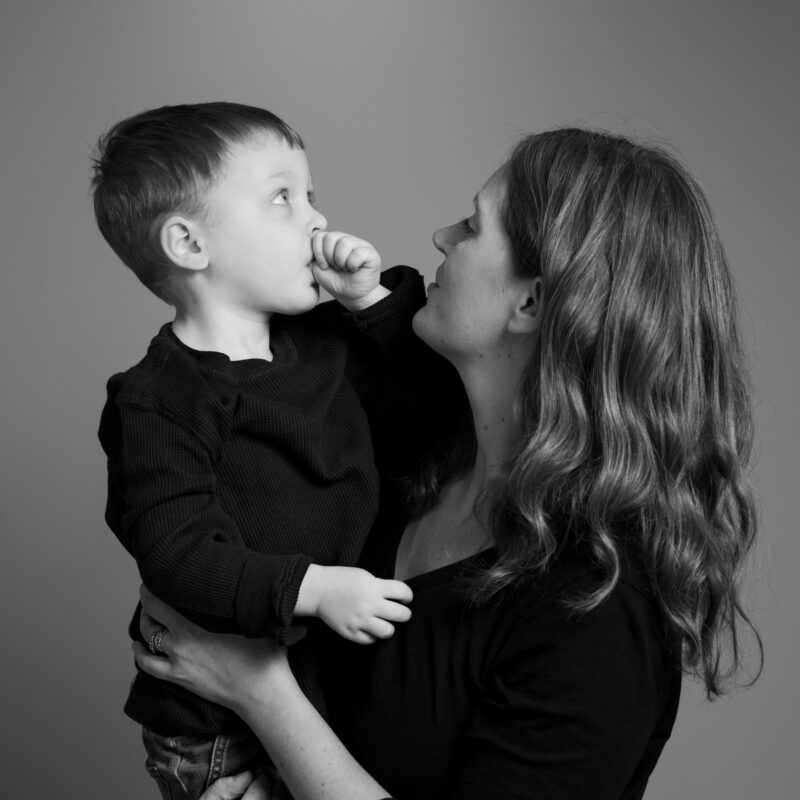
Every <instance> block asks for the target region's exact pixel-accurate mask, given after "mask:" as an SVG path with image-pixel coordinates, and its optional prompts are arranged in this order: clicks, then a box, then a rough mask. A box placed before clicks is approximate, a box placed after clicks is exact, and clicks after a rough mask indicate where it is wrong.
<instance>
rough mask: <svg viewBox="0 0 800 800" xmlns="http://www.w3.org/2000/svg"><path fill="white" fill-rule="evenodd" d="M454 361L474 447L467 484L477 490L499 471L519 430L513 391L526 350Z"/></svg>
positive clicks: (515, 445) (513, 447)
mask: <svg viewBox="0 0 800 800" xmlns="http://www.w3.org/2000/svg"><path fill="white" fill-rule="evenodd" d="M481 361H486V362H488V363H479V364H478V365H472V366H461V367H459V366H458V365H456V369H458V371H459V373H460V375H461V380H462V381H463V383H464V388H465V389H466V392H467V398H468V399H469V404H470V409H471V410H472V419H473V423H474V426H475V441H476V444H477V451H476V457H475V463H474V465H473V468H472V470H471V471H470V473H471V474H470V480H469V484H470V485H473V486H475V487H477V491H478V492H479V491H480V489H481V488H483V486H485V485H486V483H487V481H489V480H490V479H491V478H492V477H494V476H495V475H497V474H498V473H499V472H502V471H503V470H504V469H505V467H506V464H507V463H508V461H509V459H510V458H511V457H512V456H513V455H514V453H515V452H516V450H517V448H518V446H519V441H520V435H521V430H520V426H519V422H518V420H517V415H516V411H515V405H516V399H517V391H518V387H519V384H520V381H521V380H522V375H523V372H524V369H525V367H526V364H527V357H526V354H522V353H520V354H519V355H517V356H515V355H514V354H513V353H504V355H503V359H502V360H500V359H494V360H489V359H485V360H483V359H482V360H481Z"/></svg>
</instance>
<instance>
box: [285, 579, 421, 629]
mask: <svg viewBox="0 0 800 800" xmlns="http://www.w3.org/2000/svg"><path fill="white" fill-rule="evenodd" d="M412 599H413V594H412V592H411V589H409V588H408V586H407V585H406V584H405V583H402V582H401V581H392V580H383V579H381V578H376V577H375V576H374V575H371V574H370V573H369V572H367V571H366V570H363V569H358V568H357V567H321V566H319V565H318V564H312V565H311V566H310V567H309V568H308V572H307V573H306V576H305V578H304V579H303V583H302V585H301V586H300V594H299V596H298V598H297V605H296V606H295V611H294V613H295V614H296V615H302V616H315V617H319V618H320V619H321V620H323V621H324V622H325V623H326V624H327V625H328V626H329V627H331V628H333V630H335V631H336V633H338V634H339V635H340V636H344V637H345V639H350V640H351V641H353V642H357V643H358V644H371V643H372V642H374V641H375V640H376V639H388V638H389V637H390V636H391V635H392V634H393V633H394V625H392V623H393V622H408V620H409V619H411V610H410V609H409V608H408V606H406V605H404V604H405V603H410V602H411V600H412Z"/></svg>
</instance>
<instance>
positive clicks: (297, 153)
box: [225, 135, 309, 182]
mask: <svg viewBox="0 0 800 800" xmlns="http://www.w3.org/2000/svg"><path fill="white" fill-rule="evenodd" d="M225 166H226V168H225V173H226V174H227V176H228V177H230V178H235V179H237V180H248V182H249V181H259V182H261V181H267V180H272V179H277V178H287V179H288V178H293V177H295V178H297V177H299V178H302V177H305V176H307V175H308V172H309V171H308V159H307V158H306V154H305V151H304V150H302V149H300V148H299V147H292V146H291V145H290V144H289V143H288V142H286V141H284V140H283V139H280V138H278V137H277V136H272V135H264V136H260V137H258V138H256V139H252V140H248V141H245V142H234V143H233V144H231V145H230V147H229V151H228V156H227V159H226V165H225Z"/></svg>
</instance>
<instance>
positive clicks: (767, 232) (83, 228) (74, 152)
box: [0, 0, 800, 800]
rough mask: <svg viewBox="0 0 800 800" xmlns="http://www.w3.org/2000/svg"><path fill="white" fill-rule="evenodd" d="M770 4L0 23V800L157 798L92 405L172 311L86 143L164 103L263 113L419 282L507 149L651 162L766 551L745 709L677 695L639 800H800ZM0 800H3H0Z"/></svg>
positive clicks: (53, 9)
mask: <svg viewBox="0 0 800 800" xmlns="http://www.w3.org/2000/svg"><path fill="white" fill-rule="evenodd" d="M792 6H793V4H791V3H784V2H759V3H755V2H754V3H749V4H747V3H738V2H722V1H721V0H720V2H677V3H676V2H671V3H670V2H581V3H578V2H521V1H519V2H507V1H504V0H493V2H483V3H478V2H467V1H466V0H465V1H464V2H455V1H453V2H437V1H436V0H428V1H427V2H422V1H421V0H414V2H398V1H397V0H396V1H395V2H384V1H382V0H375V1H373V2H368V1H367V0H364V1H363V2H355V1H354V0H348V1H347V2H334V1H333V0H331V1H330V2H313V3H312V2H302V1H298V2H285V1H281V2H266V1H265V0H261V1H260V2H255V1H254V0H251V1H250V2H235V1H234V2H228V3H218V2H212V0H172V1H169V0H163V1H162V2H156V0H136V1H135V2H130V1H129V0H126V1H125V2H122V0H83V1H82V2H79V0H66V1H63V0H62V1H61V2H59V1H58V0H52V2H41V1H40V0H26V1H25V2H16V0H4V2H3V5H2V19H1V26H0V27H1V28H2V32H1V33H0V37H1V39H2V41H0V87H1V88H0V91H2V106H0V108H1V109H2V119H3V123H2V145H0V152H2V213H0V225H2V234H1V235H0V252H1V253H2V285H1V287H0V302H2V313H1V314H0V326H1V328H0V330H1V332H2V337H1V338H0V341H2V358H3V361H2V365H3V368H2V376H3V378H2V385H3V388H2V415H1V416H0V419H2V425H3V439H2V456H3V460H2V464H3V475H2V484H1V485H2V493H3V497H2V504H1V505H0V508H1V509H2V528H3V535H2V552H1V553H0V570H2V576H1V579H0V593H1V594H0V599H1V600H2V605H1V606H0V608H1V609H2V620H3V621H2V625H3V629H2V643H3V658H2V661H0V677H2V680H1V681H0V687H2V704H1V705H0V708H2V716H3V719H4V720H5V722H4V728H5V731H4V738H5V744H4V745H3V748H2V750H1V751H0V752H2V760H3V764H4V767H5V768H4V770H3V776H2V779H0V780H2V784H0V786H2V788H0V793H2V795H3V796H4V797H20V798H52V797H68V798H73V797H75V798H78V797H79V798H83V800H107V799H108V798H114V799H115V800H134V799H136V800H139V798H146V797H153V798H154V797H155V796H156V794H155V789H154V787H153V786H151V785H150V782H149V779H148V778H147V777H146V775H145V773H144V770H143V768H142V761H143V755H142V752H141V747H140V744H139V742H138V732H137V729H136V727H135V726H134V724H133V723H132V722H130V721H129V720H127V719H126V718H125V717H124V716H123V714H122V711H121V706H122V703H123V700H124V698H125V695H126V691H127V688H128V682H129V680H130V678H131V675H132V664H131V653H130V650H129V645H128V641H127V637H126V633H125V629H126V625H127V621H128V616H129V613H130V611H131V609H132V606H133V604H134V600H135V597H136V591H137V585H138V580H137V577H136V572H135V569H134V566H133V563H132V562H131V560H130V559H129V557H128V556H127V555H126V554H125V553H124V552H123V551H122V548H121V547H120V546H119V545H118V544H117V542H116V541H115V540H114V538H113V536H112V535H111V534H110V533H109V532H108V531H107V530H106V529H105V526H104V523H103V518H102V515H103V503H104V491H105V487H104V480H105V476H104V463H103V458H102V454H101V452H100V448H99V446H98V444H97V439H96V428H97V422H98V414H99V411H100V408H101V405H102V402H103V396H104V383H105V380H106V378H107V377H108V376H109V375H110V374H111V373H112V372H114V371H116V370H118V369H120V368H123V367H126V366H128V365H130V364H132V363H133V362H134V361H135V360H138V359H139V358H140V357H141V355H142V354H143V353H144V349H145V347H146V345H147V342H148V341H149V339H150V337H151V336H152V335H153V334H154V332H155V331H156V330H157V329H158V326H159V325H160V324H161V323H162V322H163V321H164V320H166V319H167V318H168V309H167V308H166V307H165V306H163V305H161V304H160V303H159V302H158V301H157V300H155V299H154V298H152V297H150V296H148V294H147V293H146V292H145V291H144V290H143V289H142V288H141V287H140V286H139V284H138V283H137V282H136V281H135V279H134V278H133V277H132V276H131V275H130V274H128V273H127V272H126V271H125V270H124V269H123V267H122V266H121V265H120V264H119V263H118V262H117V261H116V259H115V258H114V256H113V255H112V253H111V252H110V250H109V249H108V248H107V246H106V245H105V243H104V242H103V241H102V240H101V238H100V236H99V234H98V233H97V232H96V230H95V227H94V222H93V218H92V213H91V208H90V203H89V201H88V196H87V180H88V175H89V166H88V165H89V161H88V158H89V152H90V146H91V143H92V142H93V140H94V139H95V138H96V137H97V135H98V134H99V133H101V131H102V130H103V129H104V128H106V127H107V126H108V125H109V124H111V123H112V122H114V121H115V120H116V119H118V118H119V117H121V116H124V115H128V114H131V113H133V112H135V111H138V110H140V109H142V108H145V107H150V106H156V105H161V104H164V103H180V102H198V101H203V100H209V99H231V100H237V101H243V102H248V103H254V104H259V105H264V106H267V107H268V108H270V109H272V110H273V111H275V112H277V113H278V114H280V115H281V116H284V117H285V118H286V119H288V120H289V121H290V122H291V123H292V124H293V125H294V126H295V127H296V128H297V129H298V130H299V131H300V132H301V133H302V134H303V136H304V137H305V139H306V142H307V145H308V152H309V156H310V161H311V166H312V170H313V172H314V177H315V183H316V185H317V188H318V190H319V197H320V204H321V207H322V209H323V210H324V212H325V213H326V215H327V216H328V219H329V221H330V224H331V226H332V227H335V228H340V229H344V230H348V231H350V230H352V231H353V232H355V233H358V234H360V235H362V236H364V237H366V238H368V239H370V240H371V241H373V242H374V243H375V244H376V245H377V246H378V247H379V248H380V250H381V251H382V253H383V256H384V262H385V263H386V264H392V263H397V262H406V263H410V264H413V265H416V266H418V267H419V268H421V269H422V270H423V271H425V272H426V273H427V274H428V275H429V276H431V275H432V271H433V270H434V269H435V267H436V266H437V264H438V254H437V253H436V252H435V251H434V249H433V247H432V245H431V243H430V234H431V232H432V231H433V230H434V229H435V228H436V227H439V226H440V225H442V224H444V223H447V222H450V221H453V220H455V219H457V218H459V217H460V216H462V215H463V214H464V212H465V211H467V210H468V209H469V208H470V206H471V198H472V195H473V194H474V192H475V191H476V190H477V189H478V187H479V186H480V184H481V183H482V182H483V180H484V179H485V178H486V177H487V176H488V175H489V173H490V172H491V171H492V170H493V169H494V168H495V167H496V166H497V165H498V164H499V163H500V161H501V160H502V158H503V156H504V154H505V153H506V151H507V150H508V148H509V146H510V145H511V144H512V143H513V142H514V141H515V139H516V138H517V137H518V136H519V135H520V134H521V133H522V132H524V131H530V130H538V129H542V128H545V127H549V126H552V125H555V124H560V123H573V122H576V121H578V122H587V123H590V124H596V125H602V126H607V127H612V128H614V129H616V130H622V131H628V132H632V133H639V134H643V135H645V136H647V137H649V138H651V139H656V140H659V139H666V140H668V141H669V142H671V143H672V144H673V145H674V147H675V149H676V150H677V151H678V152H679V153H680V154H681V155H682V157H683V158H684V159H685V160H686V161H687V162H688V163H689V164H690V165H691V167H692V168H693V170H694V172H695V173H696V174H697V175H698V176H699V178H700V180H701V181H702V183H703V184H704V186H705V188H706V189H707V191H708V194H709V196H710V198H711V201H712V204H713V206H714V208H715V210H716V213H717V215H718V219H719V224H720V227H721V229H722V233H723V237H724V240H725V242H726V244H727V248H728V251H729V254H730V258H731V262H732V264H733V269H734V271H735V274H736V279H737V282H738V285H739V288H740V292H741V298H742V305H743V312H744V324H745V333H746V336H747V340H748V345H749V347H750V351H751V354H752V356H753V359H754V375H755V380H756V385H757V391H758V422H759V463H758V466H757V469H756V473H755V480H756V482H757V485H758V489H759V492H760V497H761V503H762V508H763V517H762V519H763V540H762V544H761V546H760V548H759V552H758V554H757V559H756V565H755V568H754V572H753V581H752V591H751V596H752V605H753V608H754V610H755V618H756V620H757V621H758V623H759V624H760V626H761V630H762V632H763V635H764V639H765V643H766V648H767V662H766V669H765V671H764V675H763V677H762V679H761V681H760V682H759V683H758V684H757V685H756V686H755V687H754V688H752V689H751V690H749V691H747V692H743V693H740V694H738V695H736V696H734V697H732V698H730V699H728V700H725V701H722V702H718V703H715V704H713V705H708V704H706V703H704V702H703V699H702V696H701V694H700V692H699V691H698V690H697V688H696V687H693V686H691V685H689V686H687V688H686V691H685V695H684V698H683V703H682V707H681V711H680V714H679V716H678V721H677V725H676V728H675V731H674V734H673V738H672V740H671V741H670V743H669V744H668V746H667V748H666V751H665V753H664V756H663V758H662V760H661V763H660V764H659V766H658V768H657V770H656V772H655V774H654V776H653V779H652V781H651V786H650V790H649V792H648V797H649V798H650V799H651V800H668V799H669V798H725V799H726V800H751V799H752V798H756V797H759V798H760V797H763V798H770V799H771V800H773V799H774V800H780V799H781V798H790V797H796V796H797V795H796V793H795V792H796V789H795V786H796V783H797V778H796V775H797V770H796V768H795V767H796V763H795V762H796V759H797V756H796V749H797V747H796V741H797V739H796V723H797V719H798V716H797V715H798V702H797V701H798V696H797V681H796V674H797V672H798V667H800V664H798V658H797V652H796V645H795V640H794V639H793V633H792V630H793V629H792V624H791V623H792V622H793V621H794V620H793V618H795V617H797V612H798V589H797V582H796V581H794V580H793V578H794V575H793V573H794V570H795V568H796V565H797V564H798V544H797V535H796V527H797V526H796V523H795V519H796V515H795V513H794V502H795V500H796V499H797V496H798V481H797V477H796V476H797V468H796V453H797V450H798V444H800V441H798V430H797V421H796V416H795V414H794V411H795V408H794V406H795V402H796V397H797V388H798V350H800V336H798V324H797V312H796V305H797V301H798V295H800V286H798V278H797V261H798V259H797V228H798V219H799V218H800V217H799V215H798V202H797V187H798V177H800V176H799V175H798V166H797V149H796V144H797V125H798V121H799V120H798V107H797V86H796V83H797V77H798V74H800V72H799V71H798V58H797V55H796V36H797V30H798V27H797V18H796V15H795V13H794V12H792V11H789V10H788V9H791V8H792ZM9 782H10V785H9Z"/></svg>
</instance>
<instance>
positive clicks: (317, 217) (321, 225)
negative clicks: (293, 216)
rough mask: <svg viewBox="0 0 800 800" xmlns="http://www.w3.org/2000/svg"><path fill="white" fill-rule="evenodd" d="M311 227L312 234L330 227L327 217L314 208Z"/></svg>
mask: <svg viewBox="0 0 800 800" xmlns="http://www.w3.org/2000/svg"><path fill="white" fill-rule="evenodd" d="M310 225H311V232H312V233H313V232H314V231H324V230H326V229H327V227H328V220H327V219H325V215H324V214H323V213H322V212H320V211H317V209H316V208H314V209H312V211H311V222H310Z"/></svg>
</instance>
